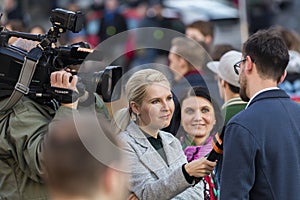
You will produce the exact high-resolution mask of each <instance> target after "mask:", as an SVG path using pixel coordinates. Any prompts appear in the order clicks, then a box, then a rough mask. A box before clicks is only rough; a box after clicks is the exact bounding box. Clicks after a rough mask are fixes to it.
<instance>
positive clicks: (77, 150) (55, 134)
mask: <svg viewBox="0 0 300 200" xmlns="http://www.w3.org/2000/svg"><path fill="white" fill-rule="evenodd" d="M95 118H96V117H95V116H85V117H82V116H81V117H78V118H77V119H75V118H68V119H65V120H63V121H59V122H55V123H52V124H51V125H50V127H49V133H48V134H47V135H46V137H45V140H44V162H43V164H44V165H43V168H44V170H45V177H44V179H45V181H46V184H47V185H48V186H49V188H50V189H52V190H53V191H56V192H59V193H61V194H65V195H67V196H81V197H90V196H91V195H94V194H95V193H96V192H95V191H97V190H99V188H98V186H99V181H100V180H101V178H102V175H103V173H105V170H106V169H108V168H109V167H110V165H111V164H112V163H114V162H117V161H120V159H121V156H120V152H119V150H118V148H116V147H117V146H118V144H117V142H116V140H115V138H114V137H113V135H112V134H114V133H113V131H112V130H113V129H112V128H111V126H110V123H108V121H106V119H105V118H103V119H102V118H101V121H99V123H100V126H96V125H95V124H94V123H95V121H96V122H97V120H96V119H95ZM93 119H95V120H93ZM107 123H108V124H107ZM100 127H101V128H100ZM82 130H83V132H84V133H83V134H82V135H79V132H80V131H82ZM83 141H84V142H83ZM87 142H88V143H87ZM87 144H88V146H89V147H92V148H93V155H92V154H91V153H90V151H89V150H88V149H87V148H86V145H87ZM96 154H97V156H96V157H95V155H96ZM100 154H101V155H100ZM98 156H100V157H101V160H100V159H99V158H98Z"/></svg>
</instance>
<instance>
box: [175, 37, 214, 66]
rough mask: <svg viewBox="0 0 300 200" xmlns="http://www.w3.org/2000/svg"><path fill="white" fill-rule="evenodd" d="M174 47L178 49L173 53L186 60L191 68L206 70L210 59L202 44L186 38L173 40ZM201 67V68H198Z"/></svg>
mask: <svg viewBox="0 0 300 200" xmlns="http://www.w3.org/2000/svg"><path fill="white" fill-rule="evenodd" d="M171 44H172V47H176V48H175V49H176V50H175V51H174V52H172V53H175V54H177V55H178V56H181V57H182V58H184V59H185V60H186V61H187V63H188V64H189V65H190V66H193V68H195V69H199V68H204V66H205V65H206V63H207V61H208V60H209V59H210V57H209V54H208V53H207V52H206V50H205V48H203V46H201V44H199V43H197V42H195V41H194V40H192V39H189V38H186V37H176V38H174V39H172V42H171ZM197 67H199V68H197Z"/></svg>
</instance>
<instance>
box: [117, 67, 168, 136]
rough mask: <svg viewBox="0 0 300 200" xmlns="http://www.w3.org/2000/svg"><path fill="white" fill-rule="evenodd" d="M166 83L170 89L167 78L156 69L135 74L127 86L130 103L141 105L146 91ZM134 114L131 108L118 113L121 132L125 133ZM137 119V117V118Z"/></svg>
mask: <svg viewBox="0 0 300 200" xmlns="http://www.w3.org/2000/svg"><path fill="white" fill-rule="evenodd" d="M159 82H166V84H167V86H169V87H170V83H169V81H168V79H167V78H166V76H165V75H164V74H163V73H161V72H160V71H157V70H154V69H143V70H140V71H137V72H135V73H134V74H133V75H132V76H131V77H130V78H129V80H128V82H127V84H126V86H125V93H126V96H127V100H128V103H130V102H131V101H134V102H135V103H136V104H137V105H141V104H142V101H143V99H144V97H145V95H146V90H147V87H148V86H149V85H152V84H153V83H159ZM132 114H134V113H133V112H132V110H131V108H130V105H129V108H123V109H120V110H119V111H117V112H116V114H115V116H114V120H115V123H116V126H117V127H119V129H120V131H124V130H125V129H126V127H127V126H128V124H129V123H130V120H131V119H132V117H133V116H132ZM135 117H136V116H135Z"/></svg>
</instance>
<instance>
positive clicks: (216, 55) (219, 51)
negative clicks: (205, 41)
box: [211, 44, 235, 61]
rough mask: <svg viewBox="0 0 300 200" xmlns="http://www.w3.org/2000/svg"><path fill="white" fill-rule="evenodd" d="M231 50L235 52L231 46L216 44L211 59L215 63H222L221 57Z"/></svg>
mask: <svg viewBox="0 0 300 200" xmlns="http://www.w3.org/2000/svg"><path fill="white" fill-rule="evenodd" d="M230 50H235V48H234V47H233V46H232V45H231V44H216V45H214V47H213V49H212V50H211V58H212V60H214V61H220V59H221V57H222V56H223V55H224V54H225V53H226V52H228V51H230Z"/></svg>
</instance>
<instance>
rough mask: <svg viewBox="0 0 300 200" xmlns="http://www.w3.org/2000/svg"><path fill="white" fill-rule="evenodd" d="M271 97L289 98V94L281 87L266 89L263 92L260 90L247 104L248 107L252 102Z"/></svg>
mask: <svg viewBox="0 0 300 200" xmlns="http://www.w3.org/2000/svg"><path fill="white" fill-rule="evenodd" d="M271 98H290V96H289V95H288V94H287V93H286V92H285V91H283V90H281V89H274V90H268V91H265V92H262V93H260V94H258V95H257V96H256V97H255V98H254V99H253V100H252V101H251V102H250V104H249V106H248V107H250V106H251V105H252V104H254V103H255V102H257V101H260V100H263V99H271Z"/></svg>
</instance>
